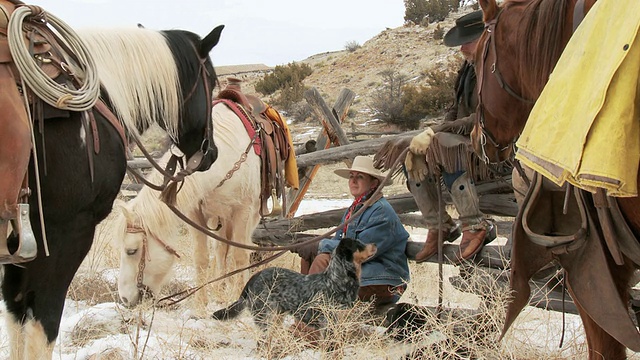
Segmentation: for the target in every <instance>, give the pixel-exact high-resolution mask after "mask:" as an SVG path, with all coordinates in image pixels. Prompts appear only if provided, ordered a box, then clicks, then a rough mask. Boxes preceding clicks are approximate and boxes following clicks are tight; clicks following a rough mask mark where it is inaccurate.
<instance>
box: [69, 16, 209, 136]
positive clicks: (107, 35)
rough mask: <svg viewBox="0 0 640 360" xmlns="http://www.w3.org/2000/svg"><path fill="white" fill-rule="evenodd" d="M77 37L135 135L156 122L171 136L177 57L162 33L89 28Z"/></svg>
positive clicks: (178, 102) (176, 109)
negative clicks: (90, 55)
mask: <svg viewBox="0 0 640 360" xmlns="http://www.w3.org/2000/svg"><path fill="white" fill-rule="evenodd" d="M80 35H81V37H82V39H83V40H84V42H85V44H86V45H87V48H88V49H89V52H90V53H91V54H92V55H93V59H94V61H95V62H96V66H97V68H98V73H99V77H100V81H101V83H102V86H103V87H104V89H105V90H106V92H107V94H108V97H109V100H110V102H111V106H112V109H113V111H114V112H115V113H116V114H117V116H118V118H119V119H120V120H121V121H122V123H123V125H124V127H125V128H126V129H127V130H128V131H131V132H133V133H135V134H139V133H140V130H141V129H146V128H148V127H149V126H150V125H152V124H153V123H156V122H160V121H161V122H162V123H161V125H163V128H164V129H165V130H166V131H167V133H168V134H169V136H170V137H171V138H172V139H173V140H176V139H177V135H178V126H179V120H180V117H179V115H180V110H181V106H182V97H181V95H180V94H181V92H182V90H181V88H180V81H179V74H178V70H177V64H176V60H175V59H174V55H173V53H172V51H171V48H170V47H169V45H168V43H167V39H166V38H165V36H163V34H162V33H161V32H158V31H153V30H148V29H144V28H131V29H128V28H126V29H125V28H121V29H92V30H86V31H83V32H81V33H80ZM196 66H197V64H196Z"/></svg>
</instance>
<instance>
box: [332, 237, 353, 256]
mask: <svg viewBox="0 0 640 360" xmlns="http://www.w3.org/2000/svg"><path fill="white" fill-rule="evenodd" d="M355 242H356V240H353V239H351V238H344V239H342V240H340V243H339V244H338V247H337V248H336V256H339V257H341V258H342V259H345V260H347V261H353V253H354V252H355V251H356V246H355V244H356V243H355Z"/></svg>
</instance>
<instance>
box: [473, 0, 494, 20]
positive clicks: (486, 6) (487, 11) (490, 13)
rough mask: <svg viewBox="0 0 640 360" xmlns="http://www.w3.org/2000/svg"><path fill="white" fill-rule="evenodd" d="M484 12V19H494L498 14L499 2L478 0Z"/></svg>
mask: <svg viewBox="0 0 640 360" xmlns="http://www.w3.org/2000/svg"><path fill="white" fill-rule="evenodd" d="M478 4H480V8H481V9H482V13H483V21H484V22H485V23H487V22H489V21H491V20H493V19H494V18H495V17H496V15H497V14H498V3H497V2H496V0H478Z"/></svg>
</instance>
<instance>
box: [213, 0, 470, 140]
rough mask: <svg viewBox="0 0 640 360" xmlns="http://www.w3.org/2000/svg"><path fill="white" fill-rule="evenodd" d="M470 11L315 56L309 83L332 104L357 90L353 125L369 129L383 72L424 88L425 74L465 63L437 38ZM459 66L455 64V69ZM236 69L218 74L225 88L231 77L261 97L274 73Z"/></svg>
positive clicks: (381, 34)
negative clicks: (258, 88)
mask: <svg viewBox="0 0 640 360" xmlns="http://www.w3.org/2000/svg"><path fill="white" fill-rule="evenodd" d="M469 11H471V10H470V9H464V10H461V11H459V12H457V13H452V14H450V16H449V17H448V18H447V19H446V20H444V21H443V22H440V23H434V24H429V26H427V27H424V26H418V25H405V26H401V27H398V28H394V29H389V28H388V29H386V30H384V31H382V32H381V33H380V34H378V35H376V36H375V37H374V38H372V39H370V40H368V41H366V42H365V43H364V44H361V47H360V48H358V49H357V50H355V51H353V52H348V51H346V50H343V51H334V52H327V53H321V54H317V55H313V56H311V57H309V58H307V59H305V60H304V61H302V62H303V63H307V64H309V65H310V66H311V67H312V69H313V73H312V74H311V75H310V76H309V77H308V78H306V79H305V80H304V84H305V86H307V87H315V88H317V89H318V90H319V91H320V93H321V94H322V95H323V97H324V99H325V101H326V102H327V103H328V104H332V103H333V101H334V100H335V98H336V97H337V95H338V94H339V93H340V90H341V89H342V88H348V89H351V90H352V91H354V92H355V93H356V96H357V97H356V100H355V101H354V104H353V106H352V109H354V110H356V112H357V113H356V115H355V117H353V118H351V119H350V121H351V122H353V123H355V124H357V125H358V127H361V126H364V124H368V123H369V122H370V121H371V120H374V119H373V118H372V116H371V115H370V114H371V112H370V108H369V105H370V101H369V100H370V99H371V96H372V94H373V93H374V92H375V90H376V89H377V88H378V87H379V86H380V85H381V83H382V77H381V76H380V75H379V74H380V72H382V71H384V70H387V69H393V70H395V71H397V72H398V73H400V74H404V75H407V76H408V78H409V79H410V81H413V82H415V83H417V84H420V83H421V81H423V80H424V77H423V76H422V75H423V74H424V73H425V72H427V71H429V70H432V69H442V70H443V71H445V69H451V68H452V65H451V64H452V63H453V64H459V63H460V62H461V61H462V57H461V56H460V55H459V51H458V48H448V47H446V46H444V44H443V43H442V40H441V39H436V36H434V33H435V32H437V30H438V29H442V30H443V31H444V32H446V31H447V30H449V29H450V28H451V27H452V26H453V24H454V23H455V21H454V19H456V18H457V17H459V16H461V15H463V14H465V13H467V12H469ZM456 66H457V65H453V68H456ZM233 70H234V69H233V68H232V67H221V68H220V69H219V70H218V72H219V74H220V78H221V80H222V83H223V84H224V79H225V78H226V77H228V76H235V77H239V78H241V79H243V80H244V81H245V82H244V83H243V85H242V86H243V89H244V90H245V91H246V92H249V93H254V94H256V95H258V96H260V94H257V93H255V89H254V84H255V83H256V82H257V81H258V80H260V79H261V78H262V77H263V76H264V74H265V73H266V71H268V70H265V69H264V68H256V70H257V71H248V69H243V71H237V72H234V71H233ZM263 99H264V100H265V101H268V102H269V101H270V100H271V99H270V98H268V97H265V98H263ZM374 126H375V125H374ZM378 127H379V125H378ZM362 130H363V131H364V129H362Z"/></svg>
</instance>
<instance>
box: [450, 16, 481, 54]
mask: <svg viewBox="0 0 640 360" xmlns="http://www.w3.org/2000/svg"><path fill="white" fill-rule="evenodd" d="M483 31H484V23H483V22H482V10H476V11H474V12H471V13H468V14H467V15H464V16H462V17H460V18H458V19H457V20H456V26H454V27H453V28H451V30H449V31H448V32H447V33H446V34H445V35H444V44H445V45H447V46H460V45H462V44H466V43H468V42H471V41H473V40H475V39H477V38H479V37H480V35H482V32H483Z"/></svg>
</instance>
